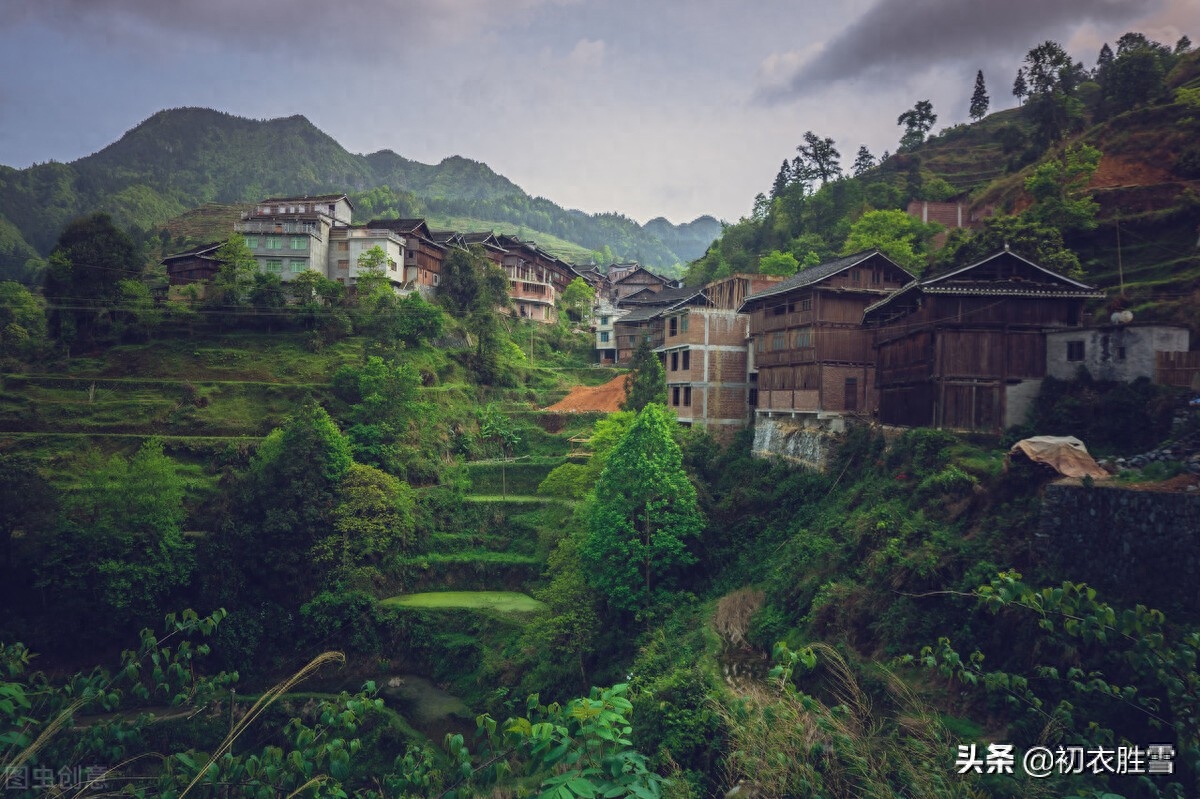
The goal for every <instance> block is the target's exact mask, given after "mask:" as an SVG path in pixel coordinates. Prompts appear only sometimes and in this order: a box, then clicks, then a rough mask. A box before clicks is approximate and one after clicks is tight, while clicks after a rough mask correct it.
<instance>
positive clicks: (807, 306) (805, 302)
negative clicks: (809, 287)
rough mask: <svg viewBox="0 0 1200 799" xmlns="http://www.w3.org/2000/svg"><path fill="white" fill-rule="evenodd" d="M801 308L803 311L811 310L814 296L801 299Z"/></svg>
mask: <svg viewBox="0 0 1200 799" xmlns="http://www.w3.org/2000/svg"><path fill="white" fill-rule="evenodd" d="M800 310H801V311H811V310H812V297H804V298H802V299H801V300H800Z"/></svg>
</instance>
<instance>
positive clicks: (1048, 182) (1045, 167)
mask: <svg viewBox="0 0 1200 799" xmlns="http://www.w3.org/2000/svg"><path fill="white" fill-rule="evenodd" d="M1100 157H1101V154H1100V151H1099V150H1097V149H1096V148H1095V147H1089V146H1088V145H1086V144H1076V145H1074V146H1072V147H1068V148H1067V149H1066V150H1064V151H1063V152H1062V155H1061V156H1060V157H1059V158H1052V159H1050V160H1048V161H1046V162H1045V163H1043V164H1040V165H1038V167H1037V169H1035V170H1034V171H1033V174H1031V175H1030V176H1029V177H1027V178H1026V179H1025V190H1026V191H1027V192H1029V193H1030V194H1032V195H1033V199H1034V203H1033V206H1032V207H1031V208H1030V209H1029V210H1028V211H1026V215H1027V216H1028V217H1029V219H1031V220H1033V221H1034V222H1037V223H1039V224H1042V225H1048V226H1051V227H1057V228H1059V229H1062V230H1067V231H1070V230H1094V229H1095V227H1096V213H1097V212H1098V211H1099V210H1100V205H1099V204H1098V203H1097V202H1096V201H1095V200H1093V199H1092V197H1091V195H1089V194H1087V185H1088V182H1089V181H1091V179H1092V175H1093V174H1095V172H1096V168H1097V167H1098V166H1099V165H1100Z"/></svg>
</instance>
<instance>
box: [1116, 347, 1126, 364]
mask: <svg viewBox="0 0 1200 799" xmlns="http://www.w3.org/2000/svg"><path fill="white" fill-rule="evenodd" d="M1117 360H1118V361H1123V360H1125V348H1124V347H1117Z"/></svg>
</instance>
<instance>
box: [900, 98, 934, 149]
mask: <svg viewBox="0 0 1200 799" xmlns="http://www.w3.org/2000/svg"><path fill="white" fill-rule="evenodd" d="M935 122H937V114H935V113H933V103H931V102H929V101H928V100H918V101H917V104H916V105H914V106H913V107H912V108H911V109H909V110H908V111H905V112H904V113H903V114H901V115H900V116H899V117H897V118H896V124H897V125H903V126H904V135H903V136H901V137H900V149H902V150H911V149H912V148H914V147H916V146H917V145H918V144H920V143H921V142H923V141H925V135H926V134H927V133H929V131H930V130H932V129H933V125H934V123H935Z"/></svg>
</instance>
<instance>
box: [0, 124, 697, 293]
mask: <svg viewBox="0 0 1200 799" xmlns="http://www.w3.org/2000/svg"><path fill="white" fill-rule="evenodd" d="M331 191H345V192H349V193H351V194H352V195H355V196H356V197H358V198H362V200H363V201H362V202H361V203H360V205H361V206H362V207H361V208H360V210H362V211H364V212H365V213H367V214H368V215H387V214H389V213H391V214H394V215H397V216H411V215H414V214H419V215H425V216H430V217H432V218H435V219H439V218H441V219H444V218H451V217H453V218H457V219H464V220H467V223H465V224H464V225H463V227H464V229H470V230H483V229H500V228H501V227H502V226H503V227H504V228H505V229H509V228H511V229H522V230H524V232H525V234H526V236H527V237H528V238H530V239H532V240H534V241H537V242H539V243H544V244H545V245H546V246H547V247H549V248H554V249H556V250H557V251H559V252H562V253H564V254H569V255H571V256H573V257H574V258H575V259H576V260H582V261H586V260H590V256H591V253H592V252H593V251H604V250H605V248H606V247H607V248H608V251H609V252H610V253H611V254H612V256H613V257H614V258H619V259H638V260H640V261H641V262H642V263H644V264H646V265H648V266H652V267H657V268H660V269H661V268H668V267H671V266H673V265H675V264H677V263H680V262H683V261H687V260H690V259H692V258H695V257H698V256H699V255H700V254H702V253H703V251H704V249H705V248H706V247H707V246H708V244H709V243H710V242H711V240H712V238H713V237H715V236H716V235H718V234H719V233H720V226H719V224H717V223H716V222H715V220H712V219H711V217H702V218H701V219H699V220H696V222H694V223H690V226H678V227H676V226H673V225H671V224H670V223H666V222H665V220H655V224H654V225H653V226H651V227H642V226H641V225H638V224H637V223H636V222H634V221H633V220H631V219H628V218H626V217H624V216H621V215H619V214H612V213H608V214H585V213H583V212H581V211H573V210H567V209H564V208H562V207H560V206H558V205H556V204H555V203H553V202H551V201H550V200H547V199H544V198H540V197H538V198H534V197H530V196H529V195H528V194H526V193H525V192H524V191H523V190H522V189H521V188H520V187H519V186H517V185H516V184H515V183H513V182H512V181H510V180H509V179H507V178H505V177H504V176H502V175H498V174H496V173H495V172H494V171H492V170H491V169H490V168H489V167H488V166H487V165H486V164H483V163H480V162H478V161H473V160H471V159H468V158H463V157H460V156H453V157H450V158H446V159H444V160H443V161H442V162H441V163H439V164H435V165H430V164H422V163H419V162H417V161H411V160H409V159H406V158H404V157H402V156H400V155H398V154H396V153H395V152H392V151H391V150H381V151H379V152H377V153H372V154H371V155H366V156H363V155H356V154H353V153H350V152H348V151H347V150H346V149H345V148H344V147H342V146H341V145H340V144H339V143H338V142H337V141H335V140H334V139H333V138H331V137H330V136H328V135H327V134H325V133H324V132H322V131H321V130H319V129H318V128H316V127H315V126H313V124H312V123H310V122H309V121H308V120H307V119H305V118H304V117H303V116H291V117H287V118H282V119H271V120H252V119H244V118H241V117H236V116H233V115H231V114H226V113H222V112H219V111H213V110H209V109H205V108H181V109H172V110H168V111H160V112H158V113H157V114H155V115H154V116H152V117H150V118H149V119H147V120H146V121H144V122H142V123H141V124H140V125H138V126H137V127H135V128H133V129H132V130H130V131H129V132H128V133H126V134H125V135H124V136H122V137H121V138H120V139H119V140H118V141H116V142H114V143H113V144H111V145H109V146H108V147H105V148H104V149H103V150H101V151H100V152H98V153H94V154H92V155H89V156H86V157H84V158H80V159H79V160H77V161H73V162H71V163H69V164H62V163H56V162H51V163H47V164H38V165H35V166H32V167H29V168H28V169H19V170H18V169H13V168H11V167H5V166H0V277H10V278H11V277H15V278H21V277H23V276H24V270H25V262H26V261H27V260H28V259H29V258H30V257H33V256H35V255H36V254H38V253H40V254H42V255H45V254H46V253H48V252H49V251H50V249H51V248H53V246H54V243H55V241H56V240H57V237H58V234H59V232H60V231H61V230H62V228H63V226H64V225H65V224H66V223H67V222H68V221H69V220H70V219H72V218H74V217H76V216H79V215H81V214H84V213H90V212H93V211H106V212H108V213H110V214H112V216H113V217H114V219H115V220H116V221H117V222H118V224H120V225H122V226H124V227H127V228H132V229H135V230H140V231H142V232H143V233H149V232H151V231H154V230H157V229H159V228H160V227H162V226H164V224H166V223H167V222H168V220H173V219H175V218H177V217H180V216H181V215H186V217H187V219H188V221H186V222H184V223H183V226H184V227H187V226H188V225H191V224H192V223H193V222H195V221H196V217H195V215H193V214H191V213H187V212H188V211H189V209H194V208H197V207H200V206H206V207H207V206H208V204H217V205H223V206H233V205H237V204H240V203H251V202H255V201H257V200H259V199H261V198H263V197H264V196H269V195H280V194H318V193H323V192H331ZM178 227H179V225H178V224H174V223H173V224H172V225H170V226H169V227H168V232H169V235H170V236H171V238H173V239H174V238H176V237H177V236H179V235H180V233H179V232H178V231H177V228H178ZM199 232H201V234H202V235H201V236H200V237H201V238H203V237H211V228H209V227H203V226H202V228H201V230H200V231H199ZM184 236H185V238H187V239H190V236H189V235H187V234H184ZM664 236H665V237H667V238H670V239H671V240H672V243H673V246H669V245H667V244H665V243H664V239H663V238H662V237H664ZM706 236H707V240H703V239H705V237H706ZM560 240H561V241H560ZM572 245H574V246H573V247H572Z"/></svg>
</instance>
